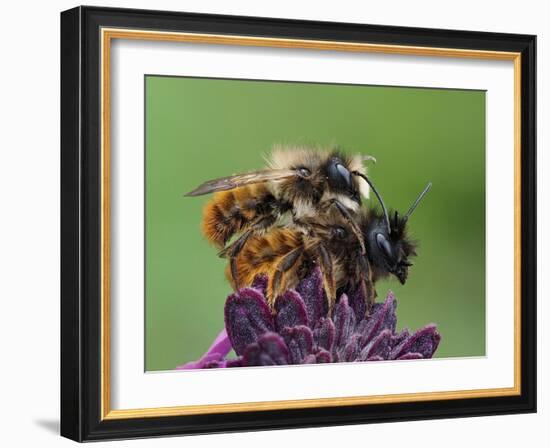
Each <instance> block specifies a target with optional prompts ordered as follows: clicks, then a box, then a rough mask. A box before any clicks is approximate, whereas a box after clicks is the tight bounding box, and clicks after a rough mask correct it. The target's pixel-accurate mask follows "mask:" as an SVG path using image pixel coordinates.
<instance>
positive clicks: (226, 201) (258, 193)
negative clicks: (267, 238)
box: [202, 185, 272, 249]
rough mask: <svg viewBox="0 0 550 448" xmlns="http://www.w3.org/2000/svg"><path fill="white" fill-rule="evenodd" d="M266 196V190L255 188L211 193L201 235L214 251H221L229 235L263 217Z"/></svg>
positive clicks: (268, 196)
mask: <svg viewBox="0 0 550 448" xmlns="http://www.w3.org/2000/svg"><path fill="white" fill-rule="evenodd" d="M270 197H272V195H271V193H270V192H269V190H268V189H267V188H266V187H265V186H258V185H250V186H244V187H240V188H236V189H234V190H229V191H221V192H218V193H216V194H214V197H213V198H212V199H211V200H210V201H209V202H208V203H207V204H206V206H205V208H204V212H203V221H202V231H203V234H204V235H205V236H206V238H207V239H208V240H209V241H210V242H212V243H213V244H214V245H215V246H216V247H217V248H219V249H221V248H223V247H224V246H225V245H226V244H227V242H228V241H229V240H230V239H231V237H232V236H233V235H235V234H236V233H239V232H241V231H243V230H245V229H246V228H247V227H248V226H249V225H251V224H252V222H253V221H254V220H255V219H256V218H257V217H259V216H260V215H261V214H266V212H267V211H268V210H264V209H265V201H266V199H267V200H269V198H270ZM269 211H270V210H269Z"/></svg>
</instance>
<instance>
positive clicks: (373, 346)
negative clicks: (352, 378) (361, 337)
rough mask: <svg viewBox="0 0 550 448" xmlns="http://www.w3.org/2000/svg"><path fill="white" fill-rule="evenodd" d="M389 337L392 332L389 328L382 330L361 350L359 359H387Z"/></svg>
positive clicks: (388, 354) (389, 346) (389, 348)
mask: <svg viewBox="0 0 550 448" xmlns="http://www.w3.org/2000/svg"><path fill="white" fill-rule="evenodd" d="M391 338H392V333H391V331H390V330H384V331H382V332H381V333H380V334H379V335H378V336H376V338H374V339H373V340H372V341H371V342H370V343H369V344H367V346H366V347H365V348H363V350H362V351H361V355H360V356H359V359H360V360H362V361H363V360H368V359H371V358H373V357H375V356H376V357H380V358H382V359H389V357H390V352H391Z"/></svg>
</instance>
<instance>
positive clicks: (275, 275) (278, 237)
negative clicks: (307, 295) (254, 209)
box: [227, 184, 431, 309]
mask: <svg viewBox="0 0 550 448" xmlns="http://www.w3.org/2000/svg"><path fill="white" fill-rule="evenodd" d="M430 187H431V184H428V185H427V186H426V188H425V189H424V190H423V191H422V193H421V194H420V195H419V196H418V197H417V199H416V200H415V201H414V203H413V205H412V206H411V207H410V208H409V210H408V211H407V213H405V215H403V216H400V215H399V213H398V212H397V211H396V212H394V213H393V214H392V217H391V218H390V215H389V214H388V211H387V209H386V207H385V205H384V202H383V201H382V198H381V197H380V195H379V194H378V193H377V196H378V198H379V200H380V204H381V206H382V211H381V212H378V211H376V210H375V209H374V208H369V209H367V210H363V211H362V212H361V213H360V214H359V215H358V217H357V223H358V225H359V228H360V229H361V233H362V235H363V238H364V240H365V243H366V254H364V253H362V251H361V248H360V247H359V245H358V242H357V239H356V238H355V236H354V235H353V232H351V231H350V228H349V225H348V223H347V222H346V220H345V219H343V218H342V216H341V215H339V214H335V213H328V214H326V215H324V216H318V217H317V218H316V219H315V220H313V221H312V222H311V223H310V227H311V228H312V229H313V232H310V233H303V232H300V231H298V230H297V229H295V228H292V227H288V226H287V227H284V226H281V227H276V228H273V229H271V230H270V231H268V232H266V233H265V234H264V235H255V236H252V237H251V238H250V239H249V240H248V243H247V245H246V247H245V248H244V249H243V250H242V251H241V252H240V253H239V254H237V256H236V257H235V261H236V267H237V270H236V272H237V281H235V280H234V276H233V272H232V269H231V268H230V267H229V266H228V270H227V277H228V279H229V281H230V282H232V283H233V286H234V287H236V285H237V284H239V285H250V284H252V282H253V280H254V278H255V277H256V276H257V275H258V274H261V273H266V274H267V275H268V278H269V284H268V290H267V296H268V301H269V303H270V305H271V306H272V305H273V302H274V299H275V298H276V297H277V296H278V295H279V294H280V293H281V292H282V291H284V290H286V289H289V288H294V287H296V285H297V284H298V283H299V281H300V280H301V279H302V278H303V277H304V276H305V275H306V274H307V272H309V270H310V269H311V268H312V266H314V265H318V266H319V267H320V268H321V272H322V274H323V283H324V288H325V291H326V295H327V300H328V302H329V303H328V305H329V309H332V306H333V305H334V303H335V301H336V297H337V291H338V290H339V289H344V290H347V291H350V290H356V289H357V288H362V289H363V291H364V295H365V297H366V299H367V309H370V307H371V306H372V304H373V302H374V299H375V297H376V290H375V287H374V286H375V283H376V282H377V281H378V280H379V279H380V278H385V277H387V276H389V275H394V276H395V277H396V278H397V279H398V280H399V281H400V282H401V283H402V284H404V283H405V282H406V281H407V277H408V270H409V267H410V266H411V265H412V264H411V263H410V261H409V258H410V257H412V256H415V255H416V243H415V242H413V241H412V240H411V239H410V238H409V237H408V236H407V223H408V220H409V218H410V216H411V214H412V213H413V211H414V210H415V208H416V207H417V206H418V204H419V203H420V201H421V200H422V198H423V197H424V195H425V194H426V193H427V192H428V190H429V189H430ZM373 191H376V190H373Z"/></svg>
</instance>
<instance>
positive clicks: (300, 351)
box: [280, 325, 313, 364]
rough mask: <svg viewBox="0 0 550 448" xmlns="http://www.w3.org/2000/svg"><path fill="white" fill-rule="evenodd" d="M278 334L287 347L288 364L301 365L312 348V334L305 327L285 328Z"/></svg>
mask: <svg viewBox="0 0 550 448" xmlns="http://www.w3.org/2000/svg"><path fill="white" fill-rule="evenodd" d="M280 333H281V336H282V337H283V339H284V340H285V343H286V346H287V347H288V351H289V354H290V363H291V364H302V363H303V361H304V359H305V358H306V356H307V355H309V354H310V353H311V350H312V348H313V333H312V332H311V330H310V329H309V327H307V326H305V325H299V326H296V327H291V328H290V327H285V328H283V329H282V330H281V332H280Z"/></svg>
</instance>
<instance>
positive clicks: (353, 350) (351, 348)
mask: <svg viewBox="0 0 550 448" xmlns="http://www.w3.org/2000/svg"><path fill="white" fill-rule="evenodd" d="M359 338H360V336H359V335H358V334H354V335H352V336H351V338H350V339H349V340H348V342H347V344H346V346H345V348H344V349H343V350H342V351H341V353H340V354H339V356H338V358H339V359H338V360H339V361H340V362H353V361H357V356H358V355H359V350H360V347H359Z"/></svg>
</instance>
